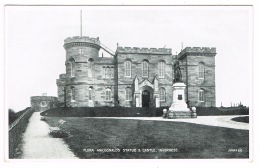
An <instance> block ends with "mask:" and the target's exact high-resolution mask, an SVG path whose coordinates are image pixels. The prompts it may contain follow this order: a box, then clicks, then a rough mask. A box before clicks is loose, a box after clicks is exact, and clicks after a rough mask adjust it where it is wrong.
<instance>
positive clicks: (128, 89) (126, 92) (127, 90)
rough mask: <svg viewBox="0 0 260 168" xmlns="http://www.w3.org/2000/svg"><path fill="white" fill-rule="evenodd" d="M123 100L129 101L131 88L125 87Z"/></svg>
mask: <svg viewBox="0 0 260 168" xmlns="http://www.w3.org/2000/svg"><path fill="white" fill-rule="evenodd" d="M125 100H126V101H131V100H132V91H131V88H126V90H125Z"/></svg>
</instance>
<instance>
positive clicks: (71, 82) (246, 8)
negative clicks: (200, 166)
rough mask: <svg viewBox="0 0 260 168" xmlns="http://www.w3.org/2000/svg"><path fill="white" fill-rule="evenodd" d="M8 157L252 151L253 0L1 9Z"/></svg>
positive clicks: (211, 155)
mask: <svg viewBox="0 0 260 168" xmlns="http://www.w3.org/2000/svg"><path fill="white" fill-rule="evenodd" d="M4 19H5V22H4V23H5V24H4V36H5V40H4V44H5V46H4V49H5V109H6V111H4V113H5V114H6V116H7V117H5V120H6V122H5V124H6V125H5V127H6V132H7V133H6V134H7V137H6V140H7V142H6V143H5V148H6V149H5V158H6V159H7V160H9V161H14V160H27V159H36V160H38V159H73V160H76V159H81V160H84V159H85V160H86V159H110V160H112V159H120V160H122V159H137V160H139V159H153V160H156V159H167V160H179V159H203V160H207V159H226V160H229V159H239V160H250V158H251V157H252V146H251V143H250V141H251V138H250V134H251V130H252V127H251V126H252V80H253V76H252V60H253V7H252V6H250V5H240V6H235V5H234V6H232V5H229V6H224V5H211V6H207V5H205V6H203V5H200V6H199V5H197V6H196V5H193V6H191V5H187V6H175V5H158V6H156V5H152V6H149V5H132V6H131V5H130V6H128V5H114V6H113V5H108V6H106V5H76V6H68V5H67V6H66V5H64V6H62V5H5V6H4Z"/></svg>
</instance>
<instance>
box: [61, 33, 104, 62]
mask: <svg viewBox="0 0 260 168" xmlns="http://www.w3.org/2000/svg"><path fill="white" fill-rule="evenodd" d="M64 48H65V50H66V60H69V59H70V58H74V59H76V60H78V61H84V60H85V58H82V56H84V57H87V58H94V59H95V58H97V57H99V49H100V41H99V38H98V37H97V38H90V37H86V36H82V37H80V36H74V37H68V38H66V39H65V40H64Z"/></svg>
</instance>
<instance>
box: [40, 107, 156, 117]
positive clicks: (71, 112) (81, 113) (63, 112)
mask: <svg viewBox="0 0 260 168" xmlns="http://www.w3.org/2000/svg"><path fill="white" fill-rule="evenodd" d="M41 115H42V116H49V117H155V116H156V108H154V107H147V108H141V107H139V108H138V107H134V108H132V107H60V108H52V109H49V110H46V111H44V112H42V113H41Z"/></svg>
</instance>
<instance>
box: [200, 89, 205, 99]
mask: <svg viewBox="0 0 260 168" xmlns="http://www.w3.org/2000/svg"><path fill="white" fill-rule="evenodd" d="M199 102H204V90H203V89H200V90H199Z"/></svg>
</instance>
